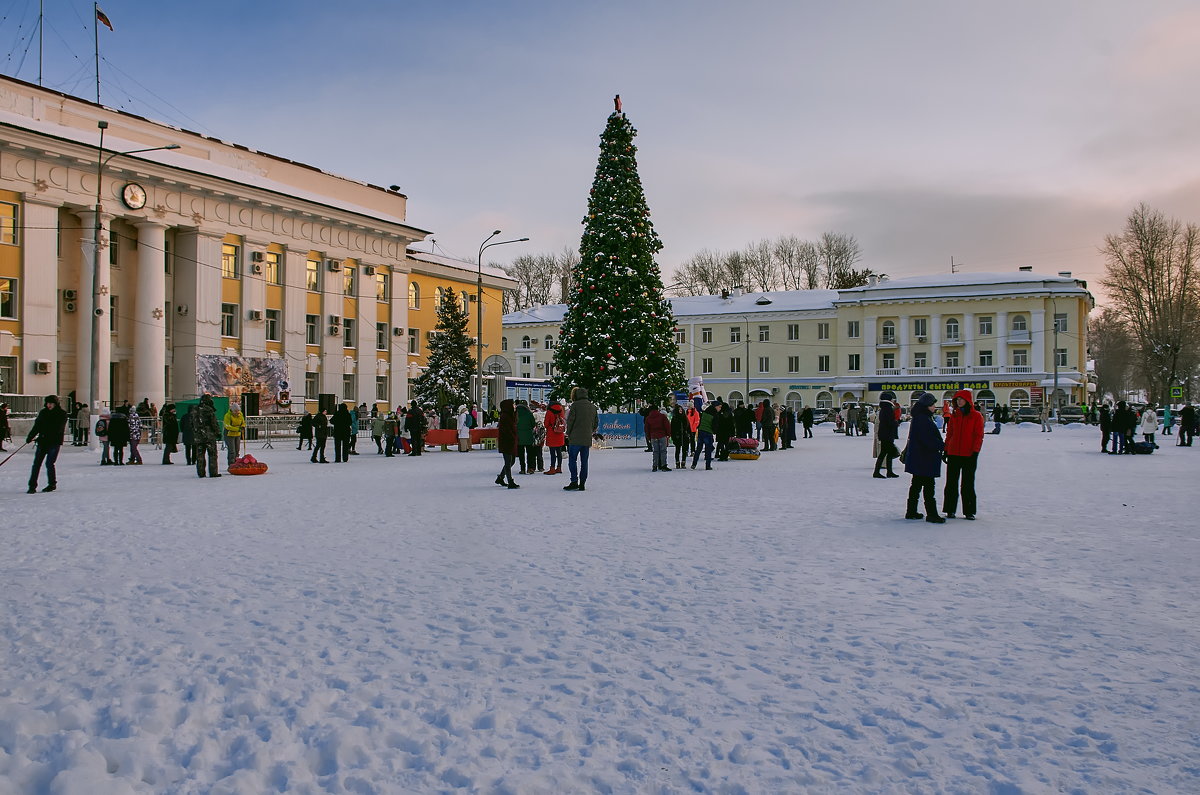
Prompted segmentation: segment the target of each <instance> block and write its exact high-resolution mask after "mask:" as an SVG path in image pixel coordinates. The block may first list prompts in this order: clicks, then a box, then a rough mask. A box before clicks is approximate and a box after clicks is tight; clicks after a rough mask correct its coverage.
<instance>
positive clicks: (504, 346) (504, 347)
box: [500, 337, 508, 351]
mask: <svg viewBox="0 0 1200 795" xmlns="http://www.w3.org/2000/svg"><path fill="white" fill-rule="evenodd" d="M500 350H501V351H507V350H508V337H501V338H500Z"/></svg>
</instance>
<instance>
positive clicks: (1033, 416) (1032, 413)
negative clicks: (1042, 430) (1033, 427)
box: [1016, 406, 1042, 425]
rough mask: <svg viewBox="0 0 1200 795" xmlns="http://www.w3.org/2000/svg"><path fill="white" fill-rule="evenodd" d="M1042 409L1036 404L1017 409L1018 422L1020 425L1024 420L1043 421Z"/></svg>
mask: <svg viewBox="0 0 1200 795" xmlns="http://www.w3.org/2000/svg"><path fill="white" fill-rule="evenodd" d="M1041 421H1042V410H1041V409H1039V408H1037V407H1035V406H1025V407H1023V408H1019V409H1017V412H1016V423H1017V424H1018V425H1020V424H1021V423H1022V422H1041Z"/></svg>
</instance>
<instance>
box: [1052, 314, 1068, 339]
mask: <svg viewBox="0 0 1200 795" xmlns="http://www.w3.org/2000/svg"><path fill="white" fill-rule="evenodd" d="M1054 330H1055V331H1057V332H1059V333H1060V334H1061V333H1063V332H1065V331H1066V330H1067V315H1066V313H1065V312H1062V313H1055V315H1054Z"/></svg>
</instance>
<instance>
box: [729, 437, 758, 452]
mask: <svg viewBox="0 0 1200 795" xmlns="http://www.w3.org/2000/svg"><path fill="white" fill-rule="evenodd" d="M730 441H731V442H733V443H734V444H736V445H737V446H738V447H739V448H740V449H742V450H757V449H758V439H739V438H738V437H736V436H735V437H733V438H732V439H730Z"/></svg>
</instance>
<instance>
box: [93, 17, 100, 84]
mask: <svg viewBox="0 0 1200 795" xmlns="http://www.w3.org/2000/svg"><path fill="white" fill-rule="evenodd" d="M92 33H93V34H94V35H95V38H96V104H97V105H99V104H100V4H99V3H98V2H93V3H92Z"/></svg>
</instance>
